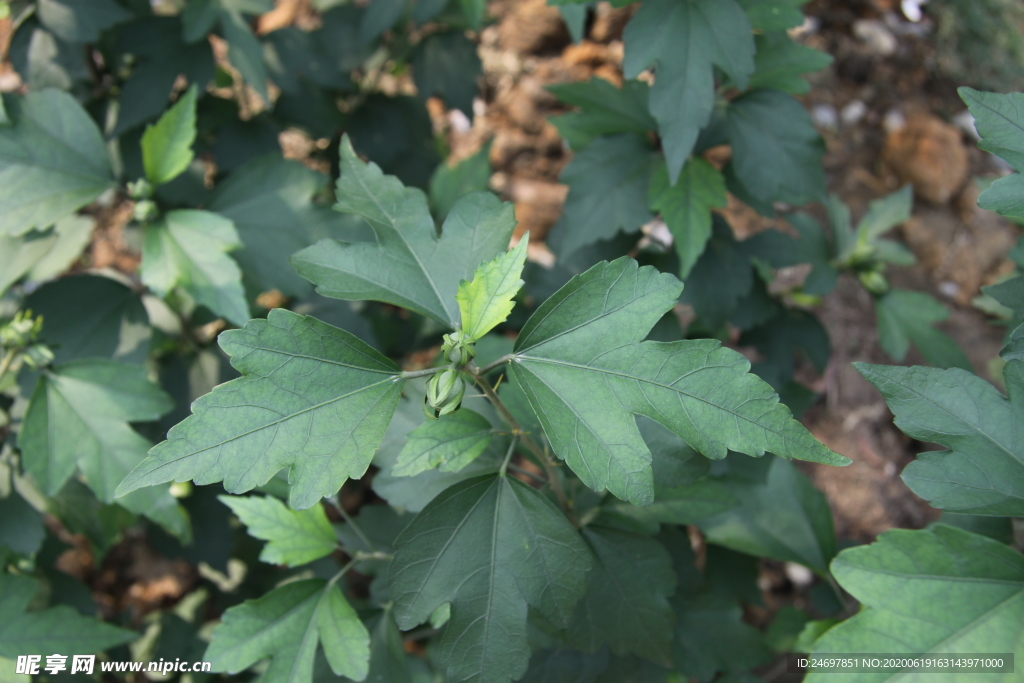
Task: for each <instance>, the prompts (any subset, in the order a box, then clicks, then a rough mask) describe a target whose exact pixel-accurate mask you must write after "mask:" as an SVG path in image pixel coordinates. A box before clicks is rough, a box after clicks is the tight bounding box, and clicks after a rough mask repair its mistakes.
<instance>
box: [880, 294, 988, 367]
mask: <svg viewBox="0 0 1024 683" xmlns="http://www.w3.org/2000/svg"><path fill="white" fill-rule="evenodd" d="M875 310H876V312H877V314H878V341H879V343H880V344H881V345H882V348H883V349H885V352H886V353H888V354H889V355H890V356H892V357H893V359H894V360H897V361H902V360H903V358H904V357H905V356H906V355H907V349H908V348H909V347H910V344H911V343H913V344H914V346H916V347H917V350H918V351H920V352H921V355H922V356H923V357H924V359H925V360H926V361H928V362H929V363H931V364H933V365H936V366H938V367H941V368H950V367H955V368H963V369H965V370H970V369H971V363H970V361H969V360H968V359H967V355H966V354H964V352H963V350H962V349H961V348H960V347H959V346H957V344H956V342H955V341H953V340H952V339H951V338H950V337H949V336H948V335H946V334H945V333H944V332H942V331H941V330H939V329H937V328H936V327H934V325H935V323H939V322H942V321H943V320H945V319H946V318H948V317H949V311H947V310H946V307H945V306H943V305H942V304H940V303H939V302H938V301H936V300H935V299H933V298H931V297H930V296H928V295H927V294H922V293H921V292H912V291H909V290H905V289H893V290H890V291H889V292H886V293H885V294H884V295H882V296H881V297H879V298H878V299H876V300H875Z"/></svg>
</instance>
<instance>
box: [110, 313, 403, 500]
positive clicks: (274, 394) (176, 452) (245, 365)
mask: <svg viewBox="0 0 1024 683" xmlns="http://www.w3.org/2000/svg"><path fill="white" fill-rule="evenodd" d="M219 343H220V345H221V347H222V348H223V349H224V350H225V351H226V352H227V353H228V354H229V355H230V356H232V359H231V361H232V365H233V366H234V367H235V368H237V369H238V370H239V372H241V373H242V374H243V377H241V378H239V379H236V380H232V381H230V382H228V383H226V384H222V385H220V386H218V387H217V388H216V389H214V390H213V391H212V392H211V393H209V394H207V395H206V396H204V397H203V398H201V399H199V400H198V401H196V402H195V403H193V404H192V410H193V412H194V415H193V416H192V417H189V418H188V419H187V420H185V421H184V422H182V423H181V424H180V425H178V426H176V427H175V428H174V429H172V430H171V431H170V433H169V434H168V440H167V441H165V442H163V443H161V444H159V445H157V446H156V447H155V448H154V449H153V450H152V452H151V453H150V456H149V458H147V459H146V460H145V461H144V462H143V463H142V464H140V465H139V466H138V467H137V468H136V469H135V470H134V471H133V472H132V473H131V475H129V477H128V478H127V479H125V481H124V482H123V483H122V484H121V486H120V487H119V489H118V494H119V495H120V494H124V493H127V492H129V491H134V490H135V489H138V488H141V487H144V486H151V485H153V484H157V483H160V482H165V481H174V480H177V481H185V480H188V479H192V480H194V481H195V482H196V483H197V484H209V483H212V482H215V481H223V482H224V488H225V489H227V491H228V492H229V493H244V492H245V491H248V490H250V489H252V488H254V487H256V486H260V485H262V484H265V483H267V482H268V481H269V480H270V479H271V478H272V477H273V476H274V475H275V474H277V472H278V471H279V470H280V469H282V468H285V467H287V468H289V469H290V473H289V483H290V484H291V492H290V495H289V503H290V505H291V506H292V507H293V508H295V509H304V508H308V507H310V506H312V505H313V504H315V503H316V502H317V501H318V500H319V499H320V498H321V497H323V496H328V495H332V494H333V493H335V492H336V491H337V490H338V489H339V488H340V487H341V485H342V484H343V483H344V482H345V480H346V479H348V478H349V477H361V476H362V475H363V474H364V473H365V472H366V469H367V467H369V465H370V460H371V459H372V457H373V451H374V450H375V449H376V447H377V444H379V443H380V441H381V439H382V438H383V436H384V430H385V428H386V427H387V424H388V422H390V420H391V415H392V413H393V412H394V409H395V405H396V403H397V401H398V397H399V396H400V395H401V392H402V385H403V382H402V381H401V380H400V379H399V378H400V373H399V369H398V367H397V366H396V365H395V364H394V363H392V362H391V361H389V360H388V359H387V358H385V357H384V356H382V355H380V354H379V353H378V352H376V351H374V350H373V349H372V348H371V347H369V346H367V345H366V344H365V343H364V342H362V341H360V340H359V339H357V338H356V337H354V336H352V335H351V334H349V333H348V332H344V331H342V330H339V329H337V328H334V327H331V326H330V325H327V324H326V323H322V322H319V321H318V320H315V319H313V318H309V317H302V316H300V315H297V314H295V313H291V312H289V311H285V310H283V309H274V310H272V311H270V315H269V316H268V317H267V319H266V320H252V321H250V322H249V323H247V324H246V326H245V327H244V328H242V329H240V330H231V331H228V332H224V333H222V334H221V335H220V337H219Z"/></svg>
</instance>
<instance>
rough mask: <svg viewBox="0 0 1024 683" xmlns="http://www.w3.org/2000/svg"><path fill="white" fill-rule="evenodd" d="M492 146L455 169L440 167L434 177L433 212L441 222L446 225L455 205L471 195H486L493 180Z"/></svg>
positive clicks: (441, 165) (442, 165) (463, 161)
mask: <svg viewBox="0 0 1024 683" xmlns="http://www.w3.org/2000/svg"><path fill="white" fill-rule="evenodd" d="M490 154H491V145H490V144H486V145H484V146H483V147H481V148H480V151H479V152H477V153H476V154H474V155H473V156H471V157H469V158H466V159H463V160H462V161H460V162H459V163H457V164H455V165H454V166H449V165H448V164H447V163H442V164H438V166H437V169H435V170H434V175H432V176H431V177H430V208H431V209H433V212H434V216H435V217H436V218H437V219H438V221H444V219H445V218H446V217H447V216H448V213H449V212H450V211H451V210H452V207H453V206H455V202H456V201H457V200H459V199H461V198H462V197H463V196H464V195H467V194H469V193H471V192H484V191H486V190H487V184H488V182H489V181H490V179H491V162H490Z"/></svg>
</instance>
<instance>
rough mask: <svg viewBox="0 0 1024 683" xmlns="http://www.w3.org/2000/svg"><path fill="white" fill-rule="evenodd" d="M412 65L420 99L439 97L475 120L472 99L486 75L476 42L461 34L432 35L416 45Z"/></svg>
mask: <svg viewBox="0 0 1024 683" xmlns="http://www.w3.org/2000/svg"><path fill="white" fill-rule="evenodd" d="M411 66H412V77H413V81H414V82H415V83H416V93H417V94H418V95H419V97H420V99H422V100H425V99H427V98H428V97H434V96H437V97H440V98H441V99H442V100H443V101H444V103H445V104H446V105H447V106H448V107H449V108H450V109H458V110H460V111H461V112H462V113H463V114H465V115H466V116H467V117H469V120H470V121H472V120H473V98H474V97H476V95H477V93H478V92H479V90H480V88H479V87H478V86H477V80H479V78H480V75H481V74H482V73H483V66H482V64H481V63H480V58H479V57H478V56H477V54H476V43H474V42H473V41H471V40H470V39H469V38H467V37H466V36H465V34H464V33H463V32H462V31H454V30H453V31H444V32H441V33H432V34H431V35H429V36H428V37H427V38H425V39H424V40H423V41H422V42H420V43H419V44H418V45H417V46H416V50H415V51H414V52H413V55H412V64H411Z"/></svg>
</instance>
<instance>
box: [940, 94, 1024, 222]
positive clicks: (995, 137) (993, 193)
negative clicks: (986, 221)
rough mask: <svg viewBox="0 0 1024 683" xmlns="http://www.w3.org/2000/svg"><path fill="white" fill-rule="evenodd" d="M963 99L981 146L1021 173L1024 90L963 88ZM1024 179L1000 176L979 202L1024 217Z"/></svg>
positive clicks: (1005, 213)
mask: <svg viewBox="0 0 1024 683" xmlns="http://www.w3.org/2000/svg"><path fill="white" fill-rule="evenodd" d="M957 92H958V93H960V97H961V99H963V101H964V102H966V103H967V108H968V109H969V110H970V112H971V115H972V116H974V127H975V128H976V129H977V131H978V135H980V136H981V141H980V142H979V143H978V147H980V148H981V149H983V150H985V151H986V152H991V153H992V154H995V155H996V156H998V157H999V158H1001V159H1002V160H1003V161H1005V162H1006V163H1008V164H1010V166H1012V167H1013V169H1014V170H1016V171H1017V172H1018V173H1019V172H1021V171H1024V108H1022V105H1024V93H1008V94H1005V95H1002V94H998V93H990V92H979V91H977V90H974V89H972V88H967V87H964V88H960V89H959V90H958V91H957ZM1022 196H1024V182H1022V180H1021V178H1020V176H1019V175H1016V174H1015V175H1011V176H1007V177H1006V178H1000V179H999V180H997V181H996V182H994V183H992V185H990V186H989V187H988V189H986V190H985V191H984V192H982V193H981V196H980V197H978V205H979V206H981V207H982V208H983V209H989V210H990V211H995V212H997V213H1000V214H1002V215H1004V216H1007V217H1009V218H1024V200H1022V199H1021V198H1022Z"/></svg>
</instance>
